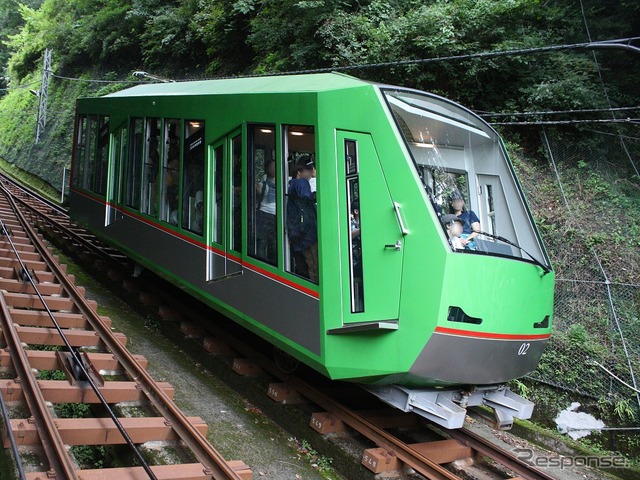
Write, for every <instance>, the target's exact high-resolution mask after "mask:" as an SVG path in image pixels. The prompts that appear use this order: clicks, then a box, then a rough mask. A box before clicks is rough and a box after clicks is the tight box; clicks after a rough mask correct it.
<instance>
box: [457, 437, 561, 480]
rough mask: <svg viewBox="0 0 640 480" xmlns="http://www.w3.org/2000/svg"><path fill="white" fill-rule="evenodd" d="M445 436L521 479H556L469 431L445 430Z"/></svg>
mask: <svg viewBox="0 0 640 480" xmlns="http://www.w3.org/2000/svg"><path fill="white" fill-rule="evenodd" d="M447 434H448V435H449V436H450V437H451V438H453V439H455V440H458V441H459V442H461V443H463V444H465V445H467V446H468V447H471V448H472V449H473V450H475V451H476V452H478V453H481V454H482V455H485V456H487V457H489V458H491V459H492V460H494V461H496V462H498V463H499V464H500V465H503V466H505V467H507V468H509V469H510V470H512V471H513V472H515V473H517V474H518V475H520V476H521V477H522V478H525V479H527V480H557V478H556V477H554V476H552V475H550V474H549V473H547V472H545V471H543V470H540V469H539V468H536V467H535V466H533V465H531V464H529V463H527V462H525V461H524V460H522V459H520V458H518V457H517V456H516V455H514V454H513V453H511V452H509V451H506V450H503V449H501V448H500V447H499V446H497V445H494V444H493V443H491V442H490V441H489V440H487V439H485V438H482V437H481V436H480V435H478V434H477V433H474V432H472V431H471V430H469V429H466V428H462V429H460V430H447Z"/></svg>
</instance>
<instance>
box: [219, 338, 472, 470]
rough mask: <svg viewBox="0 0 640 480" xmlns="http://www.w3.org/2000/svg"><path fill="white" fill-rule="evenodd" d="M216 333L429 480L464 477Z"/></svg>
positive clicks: (249, 349)
mask: <svg viewBox="0 0 640 480" xmlns="http://www.w3.org/2000/svg"><path fill="white" fill-rule="evenodd" d="M208 328H212V327H208ZM213 328H215V327H213ZM213 328H212V329H213ZM215 330H216V334H217V335H219V336H220V337H221V338H223V339H224V340H225V342H227V343H228V344H230V346H231V347H232V348H233V349H235V350H237V351H238V352H239V353H241V354H243V355H245V356H246V357H247V358H250V359H251V360H254V361H256V362H257V363H258V364H259V365H260V366H261V367H262V368H264V369H265V370H266V371H267V372H269V373H270V374H272V375H273V376H274V377H277V378H279V379H280V380H282V381H284V382H286V383H287V384H289V385H291V386H292V387H293V388H295V389H296V390H297V391H298V392H299V393H300V394H301V395H302V396H304V397H306V398H308V399H309V400H311V401H312V402H313V403H315V404H317V405H318V406H319V407H321V408H323V409H325V410H326V411H328V412H331V413H332V414H333V415H335V416H336V417H337V418H338V419H339V420H341V421H342V422H344V423H345V424H346V425H348V426H349V427H351V428H352V429H354V430H356V431H357V432H358V433H360V434H362V435H363V436H364V437H366V438H368V439H370V440H372V441H373V442H374V443H376V444H377V445H378V446H379V447H383V448H385V449H387V450H389V451H393V452H394V454H395V455H396V456H397V457H398V458H399V459H400V460H402V461H403V462H404V463H406V464H407V465H408V466H410V467H411V468H413V469H414V470H415V471H416V472H418V473H420V474H422V475H424V476H425V477H427V478H428V479H429V480H460V477H459V476H457V475H456V474H454V473H453V472H450V471H449V470H447V469H446V468H444V467H442V466H441V465H439V464H437V463H435V462H433V461H432V460H430V459H429V458H427V457H426V456H425V455H423V454H422V453H420V452H418V451H417V450H415V449H414V448H412V447H411V446H410V445H408V444H406V443H405V442H403V441H402V440H400V439H398V438H396V437H395V436H393V435H392V434H390V433H388V432H386V431H385V430H384V429H382V428H380V427H378V426H376V425H375V424H373V423H372V422H370V421H369V420H367V419H366V418H364V417H363V416H362V415H360V414H358V413H357V412H355V411H353V410H351V409H350V408H348V407H346V406H344V405H342V404H341V403H340V402H338V401H337V400H333V399H332V398H331V397H329V396H328V395H326V394H324V393H322V392H321V391H320V390H318V389H317V388H315V387H313V386H312V385H311V384H309V383H307V382H305V381H304V380H302V379H300V378H298V377H296V376H294V375H289V374H285V373H283V372H282V371H281V370H279V369H278V367H277V366H276V365H275V364H274V362H272V361H271V360H270V359H269V358H267V357H266V356H264V355H263V354H261V353H258V352H257V351H255V350H254V349H253V348H251V347H250V346H248V345H246V344H245V343H244V342H242V341H240V340H237V339H235V338H232V337H230V336H229V335H228V334H227V333H226V332H222V331H221V330H219V329H217V328H215Z"/></svg>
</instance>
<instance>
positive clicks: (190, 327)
mask: <svg viewBox="0 0 640 480" xmlns="http://www.w3.org/2000/svg"><path fill="white" fill-rule="evenodd" d="M20 202H21V203H23V205H24V208H26V209H27V210H28V211H29V212H30V215H32V219H33V222H35V223H37V224H39V225H40V226H42V227H43V228H45V229H47V230H49V231H51V232H52V233H53V234H55V235H61V236H62V237H63V238H65V239H67V240H70V241H71V242H72V243H73V244H74V245H75V246H77V247H80V248H81V249H83V250H85V251H89V252H91V254H92V255H93V254H95V255H97V256H99V257H100V258H101V259H103V260H104V261H106V262H109V266H110V268H116V269H118V268H132V267H131V266H130V265H127V262H126V261H125V260H124V259H123V258H122V256H121V255H120V254H119V253H118V252H116V251H114V250H112V249H109V248H108V247H103V246H101V245H100V242H98V241H97V240H96V239H94V238H92V237H91V235H90V234H89V233H88V232H85V231H83V230H82V229H79V228H78V227H76V226H74V225H73V224H72V223H71V222H70V221H69V219H68V218H67V217H65V215H64V213H61V212H55V213H54V214H53V215H51V214H48V213H47V212H51V210H50V209H49V208H48V207H47V206H46V205H44V204H41V203H40V204H39V202H38V200H34V199H29V198H27V197H26V196H25V194H24V193H23V194H22V197H21V199H20ZM152 288H153V287H152ZM156 295H157V292H156ZM163 297H164V298H165V299H166V298H167V296H166V295H163ZM176 301H177V300H176ZM161 308H162V309H164V311H165V314H167V312H169V313H168V316H171V311H174V312H175V311H179V312H180V317H181V318H182V325H181V331H182V332H183V333H184V334H186V335H194V330H195V331H197V332H198V333H196V336H198V337H200V338H202V339H203V347H204V348H205V349H206V350H207V351H209V352H215V351H216V350H217V349H219V348H220V347H219V346H220V345H224V347H223V348H222V349H221V351H224V352H225V354H228V353H229V351H232V352H235V355H236V356H237V357H236V358H235V359H233V361H232V362H231V364H232V366H233V369H234V370H235V371H236V372H237V373H239V374H252V373H254V372H256V371H259V370H263V371H266V372H267V373H268V374H269V375H271V376H272V377H274V378H276V379H277V383H272V384H270V385H269V388H268V395H269V396H270V397H271V398H272V399H273V400H275V401H277V402H284V403H293V402H294V400H292V399H295V398H297V399H299V398H301V397H305V398H307V399H309V400H310V401H311V402H313V403H314V404H316V405H318V407H320V409H322V411H321V412H317V413H314V414H313V415H312V417H311V419H310V426H311V427H312V428H313V429H315V430H316V431H318V432H319V433H321V434H327V433H332V432H340V431H345V430H347V429H350V430H352V431H355V432H358V433H359V434H360V435H362V436H363V437H365V438H367V439H368V440H369V441H370V442H372V443H373V444H375V447H374V448H370V449H366V450H364V451H363V454H362V464H363V465H364V466H365V467H366V468H368V469H369V470H370V471H372V472H373V473H380V472H384V471H390V470H401V469H404V470H407V469H410V470H412V471H414V472H416V473H418V474H420V475H422V476H424V477H425V478H427V479H437V480H440V479H448V480H458V479H460V478H466V477H464V474H463V476H461V475H460V474H459V473H456V472H454V471H452V470H451V469H449V468H446V467H445V466H443V465H445V464H449V463H451V462H454V461H456V460H465V459H467V460H468V459H475V458H478V457H480V456H482V457H484V458H488V459H490V460H491V461H492V462H494V463H495V464H497V465H499V466H500V467H501V469H504V470H505V471H507V472H508V473H506V474H505V476H500V477H497V476H496V478H518V479H528V480H529V479H530V480H553V479H554V478H555V477H554V476H552V475H550V474H549V473H547V472H545V471H543V470H540V469H538V468H535V467H532V466H531V465H529V464H527V463H526V462H524V461H522V460H521V459H518V458H517V457H516V456H515V455H513V454H512V453H510V452H508V451H504V450H502V449H500V448H499V447H497V446H495V445H494V444H492V443H491V442H490V441H488V440H486V439H484V438H482V437H480V436H478V435H477V434H475V433H473V432H472V431H469V430H466V429H462V430H456V431H446V432H441V433H442V434H443V436H442V437H441V438H440V439H438V440H430V441H426V442H421V443H407V442H405V441H403V440H401V439H400V438H398V437H397V436H396V435H394V434H392V433H390V432H389V427H395V426H398V425H403V424H407V422H408V423H410V424H411V423H414V422H416V423H419V422H423V420H422V419H418V418H417V417H415V416H414V415H413V414H402V413H401V412H398V413H397V414H396V415H391V416H388V415H387V416H385V415H382V416H380V415H371V414H369V413H367V412H362V411H358V410H356V409H353V408H351V407H349V406H347V405H346V404H345V403H343V402H340V401H338V400H336V399H335V398H334V397H333V396H332V395H328V394H326V393H325V392H323V390H322V387H318V386H315V385H313V384H310V383H308V382H306V381H304V380H303V379H301V378H299V377H296V376H294V375H290V374H285V373H283V372H282V370H281V369H280V368H279V367H278V366H277V365H276V363H275V362H274V361H272V360H271V359H270V358H267V357H266V356H265V355H263V354H261V353H258V352H257V351H256V350H254V349H253V347H251V346H249V345H247V344H246V343H244V342H243V341H241V340H239V339H238V338H237V337H235V336H231V335H229V334H228V333H227V332H225V331H222V330H218V329H215V327H213V326H212V325H211V322H205V319H204V318H202V317H201V316H200V315H201V314H200V313H199V312H196V311H192V310H191V309H190V307H189V306H187V305H181V304H174V305H173V306H167V305H161ZM205 324H206V325H207V327H206V331H205V330H203V327H202V325H205ZM435 430H437V429H435ZM167 478H169V477H167ZM171 478H173V477H171ZM216 478H217V477H216Z"/></svg>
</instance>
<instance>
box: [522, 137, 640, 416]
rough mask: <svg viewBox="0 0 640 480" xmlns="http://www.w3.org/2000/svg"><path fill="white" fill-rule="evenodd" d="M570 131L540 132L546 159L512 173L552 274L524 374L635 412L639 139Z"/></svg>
mask: <svg viewBox="0 0 640 480" xmlns="http://www.w3.org/2000/svg"><path fill="white" fill-rule="evenodd" d="M585 133H586V134H587V136H586V137H585ZM578 137H579V138H580V139H585V138H588V141H580V142H578V143H576V142H575V141H572V140H571V135H567V134H566V132H565V133H562V132H557V131H556V132H553V133H551V132H547V131H545V130H543V131H542V135H541V143H542V146H543V150H544V151H545V154H546V157H547V159H548V164H547V165H537V166H536V168H537V169H538V173H537V174H535V175H534V174H531V172H533V171H534V170H535V169H534V168H531V169H530V170H529V174H528V175H527V174H526V172H525V174H524V175H523V174H521V175H520V176H521V179H522V180H523V183H524V185H525V189H526V190H527V194H528V198H529V199H530V200H531V204H532V206H533V209H534V215H535V216H536V220H537V221H538V225H539V228H540V231H541V233H542V235H543V238H544V240H545V245H546V247H547V249H548V252H549V255H550V257H551V260H552V262H553V264H554V267H555V270H556V274H557V277H556V278H557V283H556V292H555V302H554V309H555V312H554V327H553V335H552V337H551V340H550V342H549V344H548V346H547V348H546V351H545V353H544V355H543V358H542V361H541V362H540V365H539V366H538V368H537V369H536V370H535V371H534V372H532V373H531V374H530V375H529V377H530V378H531V379H534V380H538V381H542V382H545V383H548V384H551V385H555V386H558V387H561V388H563V389H567V390H570V391H574V392H576V393H580V394H581V395H587V396H591V397H595V398H597V399H598V400H601V401H608V402H611V403H612V404H614V405H616V407H617V408H619V407H621V406H622V407H623V409H626V410H627V411H632V412H633V411H635V412H636V413H640V393H639V392H638V388H639V384H640V176H639V175H638V169H637V167H638V164H637V162H636V160H635V159H636V158H638V155H637V154H638V152H640V139H638V138H633V137H632V136H623V135H621V134H620V131H615V130H614V131H594V132H584V131H583V132H580V134H579V135H578ZM539 169H542V170H544V169H547V171H546V172H542V174H541V172H540V170H539ZM523 170H524V168H523Z"/></svg>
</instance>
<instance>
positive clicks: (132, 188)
mask: <svg viewBox="0 0 640 480" xmlns="http://www.w3.org/2000/svg"><path fill="white" fill-rule="evenodd" d="M143 145H144V120H143V119H142V118H132V119H131V128H130V129H129V157H128V158H127V165H126V186H125V205H127V206H128V207H131V208H136V209H138V208H140V176H141V175H140V174H141V172H142V153H143V148H142V147H143Z"/></svg>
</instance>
